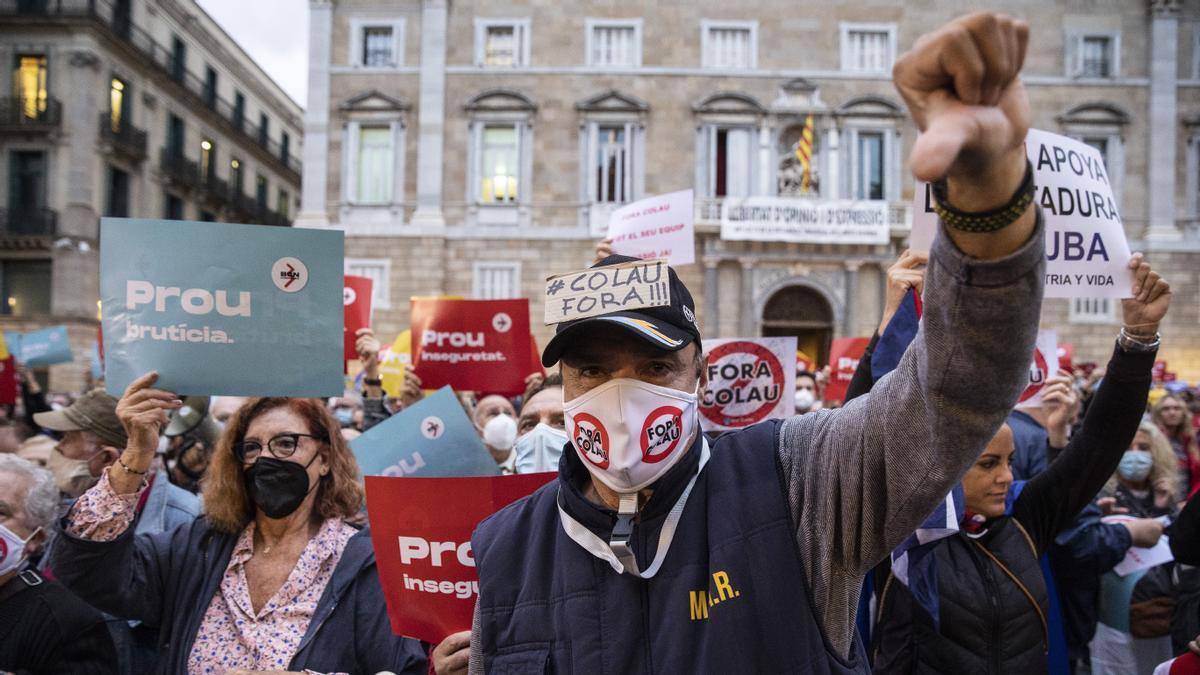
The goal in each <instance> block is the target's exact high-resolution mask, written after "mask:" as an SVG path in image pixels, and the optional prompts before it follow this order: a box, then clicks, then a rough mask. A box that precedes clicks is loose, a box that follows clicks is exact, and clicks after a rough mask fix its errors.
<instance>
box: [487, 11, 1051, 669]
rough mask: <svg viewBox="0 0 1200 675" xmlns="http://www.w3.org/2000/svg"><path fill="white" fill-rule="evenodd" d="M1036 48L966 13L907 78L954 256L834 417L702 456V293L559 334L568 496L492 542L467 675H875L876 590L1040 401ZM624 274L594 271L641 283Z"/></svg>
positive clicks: (513, 515) (916, 159)
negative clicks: (1034, 388)
mask: <svg viewBox="0 0 1200 675" xmlns="http://www.w3.org/2000/svg"><path fill="white" fill-rule="evenodd" d="M1027 38H1028V28H1027V26H1026V25H1025V24H1024V23H1022V22H1020V21H1015V20H1013V19H1010V18H1008V17H1004V16H999V15H993V14H984V13H980V14H973V15H970V16H966V17H962V18H959V19H956V20H954V21H952V22H950V23H948V24H947V25H946V26H944V27H942V28H941V29H939V30H938V31H936V32H934V33H932V34H930V35H927V36H925V37H923V38H921V39H920V40H918V42H917V43H916V45H915V46H914V48H913V50H912V51H910V52H909V53H907V54H905V55H904V56H903V57H901V58H900V59H899V60H898V61H897V63H896V67H895V69H894V73H893V74H894V78H895V82H896V86H897V88H898V89H899V90H900V93H901V94H902V95H903V97H904V98H905V100H906V102H907V103H908V107H909V110H910V111H911V113H912V115H913V118H914V120H915V121H916V123H917V126H918V127H919V128H920V130H921V132H922V133H921V136H920V137H919V138H918V140H917V143H916V145H915V147H914V148H913V153H912V167H913V171H914V173H915V174H916V175H917V176H918V177H919V178H922V179H925V180H929V181H936V183H935V187H934V194H935V197H936V201H937V211H938V214H939V216H940V218H941V220H942V223H943V227H942V229H941V236H939V237H938V238H937V240H936V241H935V243H934V245H933V250H932V252H931V255H930V262H929V269H928V272H927V277H926V282H925V294H926V295H925V299H926V303H925V306H926V312H925V315H924V320H923V321H924V323H923V326H922V329H921V332H920V333H919V334H918V336H917V338H916V340H915V341H914V342H913V344H912V346H911V347H910V348H909V349H908V351H907V352H906V353H905V355H904V357H903V358H902V359H901V361H900V364H899V366H898V367H897V368H896V370H895V371H894V372H893V373H892V374H890V375H889V376H887V377H885V378H883V379H882V380H881V381H880V382H879V383H878V384H876V386H875V388H874V390H873V391H872V392H871V393H870V394H869V395H866V396H863V397H861V398H858V399H856V400H854V401H852V402H851V403H850V404H848V405H847V406H846V407H844V408H841V409H838V410H820V411H816V412H813V413H809V414H807V415H803V416H798V417H794V418H792V419H789V420H787V421H778V420H774V421H769V422H764V423H760V424H757V425H754V426H751V427H749V428H747V429H744V430H742V431H740V432H736V433H729V434H725V435H723V436H722V437H720V438H719V439H718V440H716V441H715V442H713V443H711V444H710V443H708V442H707V441H706V440H705V438H704V435H703V434H701V433H700V430H699V424H698V421H697V413H696V408H697V399H698V395H699V393H700V392H701V391H702V390H703V388H704V387H705V386H706V384H707V378H706V375H705V372H704V368H703V367H702V366H703V363H704V359H703V354H702V351H701V344H700V328H699V326H698V324H697V322H696V317H695V306H694V303H693V302H692V298H691V295H690V293H689V292H688V290H687V288H686V287H685V286H684V285H683V284H682V283H681V282H680V281H679V279H678V278H677V277H676V276H675V273H674V271H671V272H670V273H669V277H670V304H669V305H667V306H648V307H642V308H636V309H632V310H630V311H622V312H615V313H611V314H602V315H599V316H592V317H588V318H583V319H578V320H575V321H569V322H566V323H561V324H559V326H558V328H557V332H556V335H555V337H554V339H553V340H551V341H550V343H549V344H548V345H547V346H546V351H545V353H544V354H543V357H542V360H543V363H544V364H545V365H547V366H551V365H553V364H554V363H556V362H557V363H560V364H561V371H562V376H563V388H564V416H565V417H566V420H567V425H566V426H567V434H568V438H569V442H568V445H567V446H566V448H565V451H564V453H563V456H562V460H561V462H560V464H559V478H558V480H557V481H554V482H552V483H550V484H549V485H547V486H546V487H545V488H543V489H541V490H539V491H538V492H536V493H534V494H533V495H531V496H530V497H527V498H526V499H523V500H521V501H519V502H517V503H515V504H513V505H511V506H510V507H508V508H507V509H505V510H503V511H501V512H500V513H498V514H496V515H495V516H493V517H492V518H490V519H488V520H486V521H484V522H483V523H482V524H481V525H480V526H479V528H478V529H477V531H476V533H475V535H474V537H473V538H472V546H473V550H474V553H475V559H476V565H477V568H478V571H479V577H480V590H479V600H478V604H477V606H476V610H475V620H474V626H473V629H472V636H471V646H470V650H471V652H470V671H471V672H474V673H478V672H485V671H487V672H542V671H543V670H548V669H549V670H553V671H554V672H576V673H651V672H811V673H850V672H859V673H861V672H867V671H868V665H867V662H866V659H865V655H864V653H863V650H862V646H861V645H860V644H859V643H858V642H857V639H856V638H855V637H854V613H855V607H856V604H857V599H858V593H859V588H860V586H861V584H862V579H863V576H864V574H866V572H867V571H868V570H870V569H871V567H872V566H873V565H874V564H875V563H876V562H877V561H878V560H880V559H882V558H883V557H884V556H886V555H887V554H888V552H889V551H891V550H892V548H894V547H895V546H896V544H897V543H899V542H900V541H901V540H902V539H903V538H904V537H905V536H907V535H908V534H909V533H910V532H912V531H913V529H914V528H916V527H917V526H918V525H919V524H920V523H921V522H922V520H923V519H924V518H925V516H926V515H927V514H928V513H929V512H930V510H932V508H933V507H934V506H935V505H936V504H938V503H939V502H940V501H941V500H942V499H943V498H944V496H945V494H946V493H947V491H949V489H950V487H951V486H952V485H953V484H954V483H956V482H957V481H958V480H959V479H960V478H961V476H962V474H963V473H964V471H966V469H967V468H968V466H969V465H970V464H971V463H972V462H974V461H975V458H976V457H977V456H978V455H979V452H980V450H981V449H982V447H983V446H984V445H985V444H986V443H987V442H988V440H989V439H990V438H991V437H992V435H993V434H994V433H995V431H996V429H997V428H999V426H1000V424H1001V423H1002V422H1003V421H1004V418H1005V416H1006V415H1007V413H1008V411H1009V410H1010V409H1011V407H1012V405H1013V403H1015V401H1016V399H1017V396H1018V395H1019V393H1020V391H1021V389H1022V388H1023V385H1024V380H1025V379H1026V371H1027V366H1028V355H1029V354H1030V353H1031V352H1032V350H1033V346H1034V341H1035V338H1036V333H1037V324H1038V317H1039V313H1040V309H1041V297H1042V280H1043V273H1044V262H1043V259H1044V253H1043V225H1042V222H1041V218H1040V215H1039V214H1038V212H1037V210H1036V207H1034V206H1033V205H1032V204H1031V202H1032V195H1033V184H1032V169H1031V167H1030V166H1029V164H1028V162H1027V161H1026V159H1025V151H1024V149H1023V145H1022V142H1023V140H1024V138H1025V133H1026V131H1027V129H1028V126H1029V104H1028V101H1027V99H1026V95H1025V92H1024V89H1023V87H1022V85H1021V81H1020V79H1019V73H1020V70H1021V66H1022V64H1023V61H1024V55H1025V48H1026V42H1027ZM630 260H631V259H629V258H625V257H622V256H610V257H608V258H606V259H604V260H603V261H601V262H600V263H599V265H602V266H603V265H612V264H620V263H624V262H628V261H630Z"/></svg>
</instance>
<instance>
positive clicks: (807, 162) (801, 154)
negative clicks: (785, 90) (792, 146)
mask: <svg viewBox="0 0 1200 675" xmlns="http://www.w3.org/2000/svg"><path fill="white" fill-rule="evenodd" d="M812 142H813V116H812V113H809V114H808V117H807V118H805V120H804V131H802V132H800V142H799V143H797V144H796V159H798V160H800V166H802V167H804V177H803V178H801V179H800V191H801V192H808V191H809V190H810V189H812Z"/></svg>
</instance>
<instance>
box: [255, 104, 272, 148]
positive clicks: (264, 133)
mask: <svg viewBox="0 0 1200 675" xmlns="http://www.w3.org/2000/svg"><path fill="white" fill-rule="evenodd" d="M270 137H271V119H270V118H269V117H267V113H259V115H258V144H259V145H261V146H263V147H264V148H265V147H267V140H268V139H269V138H270Z"/></svg>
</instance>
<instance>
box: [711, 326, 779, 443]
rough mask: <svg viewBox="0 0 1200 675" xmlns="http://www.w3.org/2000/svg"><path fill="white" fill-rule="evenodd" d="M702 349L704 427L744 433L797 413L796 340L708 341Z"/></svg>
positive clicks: (746, 339) (740, 339)
mask: <svg viewBox="0 0 1200 675" xmlns="http://www.w3.org/2000/svg"><path fill="white" fill-rule="evenodd" d="M704 346H705V347H706V348H708V353H707V354H706V355H705V359H706V362H707V363H706V366H705V367H706V368H708V387H707V388H706V389H705V390H704V396H703V397H702V398H701V400H700V428H701V429H703V430H704V431H727V430H730V429H741V428H743V427H748V426H750V425H751V424H755V423H757V422H761V421H762V420H765V419H771V418H786V417H791V416H792V415H793V414H795V392H796V367H795V363H796V338H795V336H791V337H774V338H731V339H726V340H708V341H706V342H705V343H704Z"/></svg>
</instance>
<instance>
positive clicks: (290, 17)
mask: <svg viewBox="0 0 1200 675" xmlns="http://www.w3.org/2000/svg"><path fill="white" fill-rule="evenodd" d="M197 1H198V2H199V3H200V6H201V7H203V8H204V11H206V12H208V15H209V16H211V17H212V18H213V19H214V20H215V21H216V22H217V23H219V24H221V28H224V29H225V32H226V33H229V36H230V37H232V38H233V39H234V40H235V41H236V42H237V43H238V44H239V45H241V47H242V49H244V50H245V51H246V53H247V54H249V55H250V58H252V59H254V60H255V61H256V62H257V63H258V65H259V67H261V68H262V69H263V70H265V71H267V74H268V75H270V76H271V78H272V79H274V80H275V81H276V82H278V83H279V86H281V87H283V90H284V91H286V92H287V93H288V95H289V96H291V97H292V99H293V100H294V101H296V103H299V104H300V107H304V105H305V104H306V103H307V102H308V0H197Z"/></svg>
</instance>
